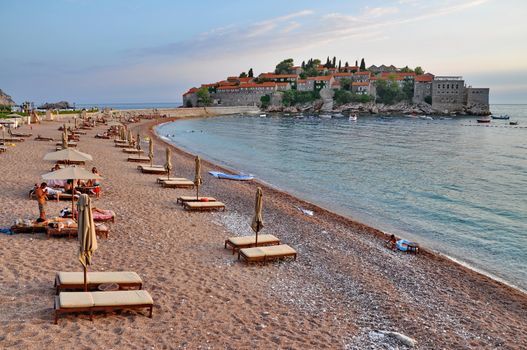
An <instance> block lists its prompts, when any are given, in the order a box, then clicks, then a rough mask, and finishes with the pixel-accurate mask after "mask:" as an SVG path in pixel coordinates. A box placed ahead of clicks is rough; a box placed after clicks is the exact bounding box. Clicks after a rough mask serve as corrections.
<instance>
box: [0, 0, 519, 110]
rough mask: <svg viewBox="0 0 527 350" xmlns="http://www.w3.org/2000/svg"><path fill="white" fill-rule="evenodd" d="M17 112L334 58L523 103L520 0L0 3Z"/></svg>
mask: <svg viewBox="0 0 527 350" xmlns="http://www.w3.org/2000/svg"><path fill="white" fill-rule="evenodd" d="M0 13H2V14H3V16H2V34H3V35H2V42H3V45H2V50H0V89H2V90H4V91H5V92H6V93H8V94H10V95H11V96H12V97H13V99H14V100H15V101H16V102H17V103H21V102H23V101H26V100H28V101H33V102H35V103H42V102H53V101H59V100H67V101H69V102H71V103H73V102H74V103H94V104H95V103H127V102H128V103H146V102H180V101H181V100H182V97H181V95H182V94H183V93H184V92H185V91H186V90H188V88H190V87H192V86H200V85H201V84H203V83H211V82H216V81H219V80H222V79H225V77H227V76H232V75H238V74H240V73H241V72H242V71H248V70H249V68H253V70H254V72H255V74H259V73H261V72H267V71H272V70H273V69H274V67H275V65H276V64H277V63H278V62H280V61H281V60H283V59H285V58H293V59H294V60H295V63H296V64H301V62H302V61H303V60H306V61H307V60H308V59H309V58H320V59H321V60H322V61H325V60H326V57H327V56H330V57H333V56H336V57H337V59H340V60H342V63H343V64H344V62H346V61H348V62H349V63H350V64H354V63H355V60H359V61H360V59H361V58H364V59H365V61H366V65H367V66H369V65H372V64H375V65H380V64H386V65H390V64H393V65H395V66H397V67H404V66H409V67H411V68H414V67H416V66H421V67H423V69H424V70H425V71H427V72H431V73H433V74H436V75H456V76H458V75H461V76H463V77H464V79H465V82H466V84H467V85H471V86H473V87H489V88H490V89H491V92H490V102H491V103H527V45H526V44H525V42H526V39H527V20H526V19H525V15H526V14H527V1H525V0H438V1H434V0H392V1H388V0H368V1H363V0H358V1H352V0H347V1H345V0H324V1H320V0H302V1H300V0H280V1H276V0H266V1H250V0H224V1H220V0H200V1H171V0H46V1H42V0H0Z"/></svg>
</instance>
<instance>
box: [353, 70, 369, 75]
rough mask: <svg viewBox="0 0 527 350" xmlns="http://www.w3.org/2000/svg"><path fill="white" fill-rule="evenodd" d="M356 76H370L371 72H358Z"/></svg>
mask: <svg viewBox="0 0 527 350" xmlns="http://www.w3.org/2000/svg"><path fill="white" fill-rule="evenodd" d="M355 75H367V76H370V72H368V71H364V72H356V73H355Z"/></svg>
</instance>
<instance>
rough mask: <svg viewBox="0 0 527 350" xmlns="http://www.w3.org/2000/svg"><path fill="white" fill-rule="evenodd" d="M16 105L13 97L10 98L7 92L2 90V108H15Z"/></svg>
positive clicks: (0, 93)
mask: <svg viewBox="0 0 527 350" xmlns="http://www.w3.org/2000/svg"><path fill="white" fill-rule="evenodd" d="M14 105H16V103H15V101H13V99H12V98H11V96H9V95H8V94H6V93H5V92H3V91H2V89H0V106H14Z"/></svg>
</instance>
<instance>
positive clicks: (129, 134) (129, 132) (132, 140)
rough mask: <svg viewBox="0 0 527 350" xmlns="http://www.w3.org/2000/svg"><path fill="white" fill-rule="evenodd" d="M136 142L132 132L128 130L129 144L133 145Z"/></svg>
mask: <svg viewBox="0 0 527 350" xmlns="http://www.w3.org/2000/svg"><path fill="white" fill-rule="evenodd" d="M133 142H134V138H133V137H132V130H128V143H129V144H130V145H131V144H133Z"/></svg>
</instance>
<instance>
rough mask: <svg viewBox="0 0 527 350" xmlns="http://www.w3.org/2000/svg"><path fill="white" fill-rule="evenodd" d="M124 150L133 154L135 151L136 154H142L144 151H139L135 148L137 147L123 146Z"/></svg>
mask: <svg viewBox="0 0 527 350" xmlns="http://www.w3.org/2000/svg"><path fill="white" fill-rule="evenodd" d="M123 152H124V153H131V154H134V153H135V154H138V153H140V154H142V153H144V151H143V150H140V151H138V150H137V149H135V148H123Z"/></svg>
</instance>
